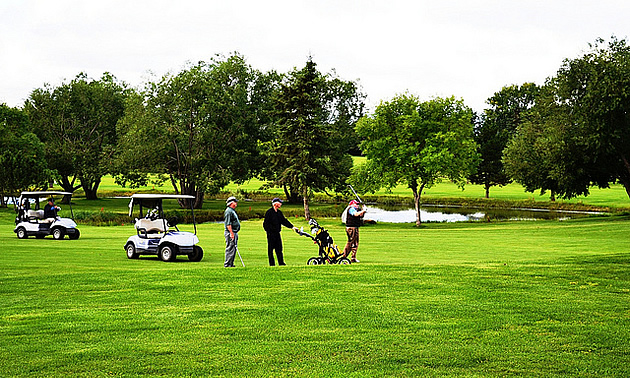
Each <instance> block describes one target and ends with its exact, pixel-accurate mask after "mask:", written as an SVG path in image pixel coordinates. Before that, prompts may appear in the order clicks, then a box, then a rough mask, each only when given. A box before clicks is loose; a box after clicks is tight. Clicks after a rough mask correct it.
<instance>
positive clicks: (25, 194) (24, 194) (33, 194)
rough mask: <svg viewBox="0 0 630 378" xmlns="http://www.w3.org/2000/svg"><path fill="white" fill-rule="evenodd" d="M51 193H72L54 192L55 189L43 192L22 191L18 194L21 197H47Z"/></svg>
mask: <svg viewBox="0 0 630 378" xmlns="http://www.w3.org/2000/svg"><path fill="white" fill-rule="evenodd" d="M53 195H57V196H71V195H72V193H70V192H56V191H43V192H22V194H20V196H21V197H29V198H36V197H48V196H53Z"/></svg>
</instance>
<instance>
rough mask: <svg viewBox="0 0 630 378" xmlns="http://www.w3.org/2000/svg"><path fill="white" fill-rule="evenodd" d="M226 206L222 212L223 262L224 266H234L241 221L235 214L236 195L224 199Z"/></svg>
mask: <svg viewBox="0 0 630 378" xmlns="http://www.w3.org/2000/svg"><path fill="white" fill-rule="evenodd" d="M225 203H226V205H227V207H226V208H225V213H224V214H223V219H224V223H225V263H223V266H224V267H226V268H233V267H234V256H236V248H238V232H239V231H240V230H241V222H240V221H239V220H238V215H237V214H236V210H234V209H236V206H237V205H238V200H237V199H236V197H230V198H228V199H227V200H226V201H225Z"/></svg>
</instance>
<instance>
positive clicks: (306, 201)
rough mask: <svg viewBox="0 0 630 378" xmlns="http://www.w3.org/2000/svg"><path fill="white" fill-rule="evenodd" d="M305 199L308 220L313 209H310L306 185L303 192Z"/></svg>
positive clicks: (305, 211)
mask: <svg viewBox="0 0 630 378" xmlns="http://www.w3.org/2000/svg"><path fill="white" fill-rule="evenodd" d="M303 199H304V218H306V221H307V222H308V221H309V220H311V210H310V209H309V204H308V202H309V200H308V187H304V192H303Z"/></svg>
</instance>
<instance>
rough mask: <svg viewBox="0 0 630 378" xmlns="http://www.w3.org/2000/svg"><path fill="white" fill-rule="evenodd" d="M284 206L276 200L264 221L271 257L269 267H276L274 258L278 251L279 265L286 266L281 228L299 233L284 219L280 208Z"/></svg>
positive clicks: (278, 199) (273, 201) (280, 201)
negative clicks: (274, 252) (274, 253)
mask: <svg viewBox="0 0 630 378" xmlns="http://www.w3.org/2000/svg"><path fill="white" fill-rule="evenodd" d="M281 206H282V200H281V199H280V198H274V199H273V200H272V201H271V209H269V210H267V212H266V213H265V220H264V221H263V228H264V229H265V231H266V232H267V255H268V256H269V266H274V265H276V262H275V260H274V258H273V251H274V250H275V251H276V256H278V265H286V264H285V263H284V257H283V256H282V238H280V229H281V226H285V227H288V228H292V229H293V231H297V230H298V228H297V227H294V226H293V224H291V222H289V221H288V220H287V218H285V217H284V214H282V211H280V207H281Z"/></svg>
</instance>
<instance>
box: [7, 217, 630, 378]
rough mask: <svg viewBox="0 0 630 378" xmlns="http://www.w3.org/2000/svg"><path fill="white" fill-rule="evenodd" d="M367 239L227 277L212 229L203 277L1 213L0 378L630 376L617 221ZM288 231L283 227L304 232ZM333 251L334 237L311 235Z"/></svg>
mask: <svg viewBox="0 0 630 378" xmlns="http://www.w3.org/2000/svg"><path fill="white" fill-rule="evenodd" d="M628 220H629V219H628V218H627V217H619V216H614V217H602V218H588V219H583V220H571V221H563V222H558V221H538V222H505V223H474V224H473V223H466V224H428V225H425V226H423V227H422V228H415V227H413V226H412V225H392V224H378V225H370V226H366V227H365V228H363V229H362V231H361V246H360V251H359V258H360V260H361V261H362V262H361V263H359V264H353V265H350V266H321V267H308V266H306V265H305V263H306V260H307V259H308V257H310V256H313V255H314V254H315V253H316V248H315V246H314V245H312V244H311V242H310V241H309V240H308V239H306V238H304V237H299V236H297V235H295V234H293V233H290V232H287V231H284V232H283V238H284V241H285V252H286V260H287V263H288V266H286V267H275V268H271V267H267V266H266V243H265V237H264V231H262V225H261V221H260V220H249V221H244V222H243V229H242V232H241V239H240V251H241V254H242V255H243V258H244V260H245V264H246V267H245V268H242V267H239V268H235V269H224V268H222V267H221V265H222V260H223V245H224V242H223V240H222V238H223V235H222V225H221V224H214V223H207V224H202V225H200V226H199V237H200V240H201V243H200V244H201V246H202V247H203V248H204V250H205V252H206V256H205V258H204V259H203V260H202V261H201V262H200V263H190V262H188V261H186V260H185V259H184V258H181V260H178V261H177V262H175V263H163V262H160V261H157V260H156V259H154V258H150V257H143V258H141V259H138V260H128V259H127V258H126V257H125V254H124V251H123V249H122V247H123V245H124V242H125V240H126V238H127V237H128V236H129V235H131V233H133V229H132V227H131V226H129V225H127V226H124V227H123V226H116V227H91V226H82V227H81V231H82V236H81V238H80V239H79V240H76V241H69V240H63V241H55V240H52V239H43V240H36V239H32V238H31V239H28V240H18V239H17V238H16V237H15V235H14V234H13V233H12V232H11V231H12V228H13V225H12V224H11V222H10V217H9V216H8V213H6V212H4V213H0V245H2V246H3V258H2V259H0V301H2V303H3V305H2V306H0V371H2V372H3V373H2V374H3V375H6V376H42V377H43V376H62V375H72V376H90V377H91V376H111V375H117V376H131V375H149V376H154V375H170V376H261V377H262V376H305V377H306V376H331V377H379V376H382V377H385V376H387V377H390V376H400V377H407V376H433V377H442V376H546V377H565V376H583V377H597V376H599V377H626V376H628V375H629V374H630V347H629V346H628V343H627V340H628V339H629V338H630V297H629V295H630V269H629V268H630V255H629V254H628V250H629V249H630V241H628V238H627V235H628V233H629V232H630V222H629V221H628ZM302 222H303V221H302V220H301V219H294V223H295V224H296V225H297V226H302V225H304V224H303V223H302ZM321 223H322V224H324V225H325V226H326V227H327V228H329V229H330V232H331V234H332V235H333V237H334V238H335V239H336V241H337V242H338V243H341V242H343V238H344V230H343V228H342V226H341V225H340V224H339V222H338V220H335V219H322V222H321Z"/></svg>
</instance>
